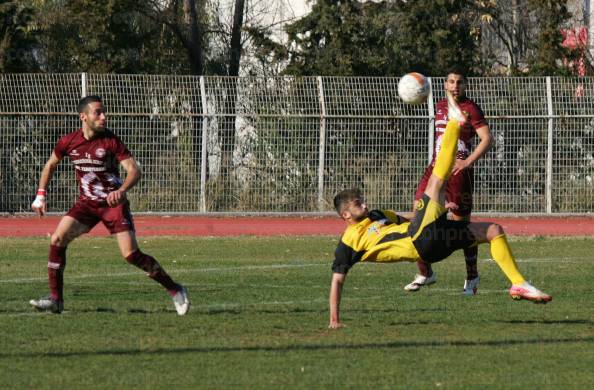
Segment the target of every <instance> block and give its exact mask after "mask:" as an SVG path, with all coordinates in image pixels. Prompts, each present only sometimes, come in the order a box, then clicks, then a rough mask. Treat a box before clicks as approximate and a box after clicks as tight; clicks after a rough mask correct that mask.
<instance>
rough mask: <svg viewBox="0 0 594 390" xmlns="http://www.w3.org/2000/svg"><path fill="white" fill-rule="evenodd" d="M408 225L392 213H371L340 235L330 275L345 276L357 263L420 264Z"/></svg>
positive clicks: (374, 211) (378, 211)
mask: <svg viewBox="0 0 594 390" xmlns="http://www.w3.org/2000/svg"><path fill="white" fill-rule="evenodd" d="M409 225H410V222H408V221H405V220H404V219H403V218H401V217H400V216H398V215H397V214H396V213H395V212H394V211H392V210H371V211H370V212H369V215H368V217H367V218H365V219H364V220H362V221H361V222H359V223H357V224H354V225H349V226H348V227H347V229H346V230H345V232H344V233H343V235H342V237H341V239H340V243H339V244H338V246H337V248H336V251H335V252H334V263H333V264H332V271H333V272H336V273H341V274H346V273H347V272H348V270H349V269H350V268H351V267H352V266H353V265H354V264H355V263H358V262H359V261H374V262H397V261H411V262H412V261H418V260H420V259H421V257H420V255H419V253H418V252H417V249H416V248H415V245H414V244H413V239H412V237H411V236H410V234H409Z"/></svg>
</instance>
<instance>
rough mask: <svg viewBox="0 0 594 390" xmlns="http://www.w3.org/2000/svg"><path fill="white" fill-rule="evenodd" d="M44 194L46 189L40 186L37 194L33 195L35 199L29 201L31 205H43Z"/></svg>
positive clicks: (34, 206) (39, 206) (36, 206)
mask: <svg viewBox="0 0 594 390" xmlns="http://www.w3.org/2000/svg"><path fill="white" fill-rule="evenodd" d="M45 194H46V191H45V189H43V188H40V189H38V190H37V196H35V200H34V201H33V203H31V207H33V208H35V209H39V208H41V207H43V204H44V203H45Z"/></svg>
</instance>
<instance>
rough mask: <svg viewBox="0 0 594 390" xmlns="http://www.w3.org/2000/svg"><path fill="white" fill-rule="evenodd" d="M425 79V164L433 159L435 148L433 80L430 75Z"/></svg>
mask: <svg viewBox="0 0 594 390" xmlns="http://www.w3.org/2000/svg"><path fill="white" fill-rule="evenodd" d="M427 80H428V81H429V96H427V106H428V107H427V108H428V110H429V131H428V132H427V134H429V142H428V146H429V148H428V149H429V150H428V151H427V152H428V154H429V155H428V156H427V164H430V163H431V160H432V159H433V149H434V148H435V106H434V105H433V80H431V77H428V78H427Z"/></svg>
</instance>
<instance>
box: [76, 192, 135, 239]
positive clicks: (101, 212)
mask: <svg viewBox="0 0 594 390" xmlns="http://www.w3.org/2000/svg"><path fill="white" fill-rule="evenodd" d="M66 215H68V216H69V217H72V218H74V219H76V220H77V221H78V222H80V223H82V224H84V225H87V226H88V227H89V230H90V229H92V228H93V227H94V226H95V225H97V224H98V223H99V222H103V224H104V225H105V227H106V228H107V230H109V232H110V233H111V234H115V233H120V232H127V231H134V221H133V220H132V214H131V213H130V203H129V202H128V201H126V202H124V203H122V204H120V205H118V206H115V207H109V206H108V205H107V204H106V203H98V202H94V201H89V200H84V199H78V200H77V201H76V203H75V204H74V206H72V208H71V209H70V210H68V212H67V213H66Z"/></svg>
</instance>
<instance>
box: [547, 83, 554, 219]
mask: <svg viewBox="0 0 594 390" xmlns="http://www.w3.org/2000/svg"><path fill="white" fill-rule="evenodd" d="M547 113H548V120H547V122H548V126H547V176H546V178H547V184H546V207H547V210H546V212H547V214H551V213H552V212H553V94H552V89H551V77H550V76H547Z"/></svg>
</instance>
